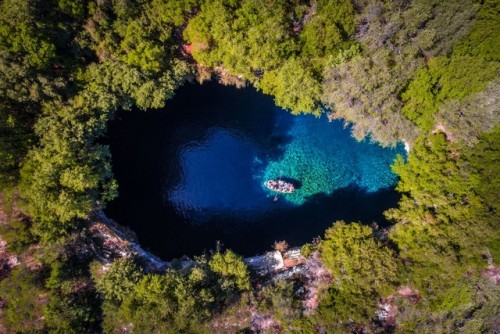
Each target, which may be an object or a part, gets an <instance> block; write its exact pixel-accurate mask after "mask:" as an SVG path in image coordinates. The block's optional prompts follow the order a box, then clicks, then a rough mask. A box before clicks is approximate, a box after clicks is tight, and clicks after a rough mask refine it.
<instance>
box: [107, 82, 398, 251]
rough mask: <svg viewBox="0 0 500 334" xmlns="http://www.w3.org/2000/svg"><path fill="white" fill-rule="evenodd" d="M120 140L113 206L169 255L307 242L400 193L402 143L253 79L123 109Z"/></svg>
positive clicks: (116, 127)
mask: <svg viewBox="0 0 500 334" xmlns="http://www.w3.org/2000/svg"><path fill="white" fill-rule="evenodd" d="M194 97H196V98H194ZM109 141H110V146H111V151H112V154H113V165H114V171H115V175H116V177H117V179H118V182H119V185H120V188H119V190H120V196H119V198H118V199H116V200H115V201H114V202H112V203H110V205H109V208H108V210H107V212H108V214H109V215H110V216H111V217H112V218H114V219H116V220H117V221H118V222H120V223H122V224H125V225H128V226H130V227H131V228H132V229H133V230H134V231H136V233H137V234H138V236H139V239H140V241H141V242H142V244H143V245H145V246H146V247H149V248H151V249H152V250H153V251H154V252H156V253H157V254H159V255H161V256H163V257H166V258H169V257H175V256H181V255H183V254H187V255H196V254H200V253H201V252H202V251H203V250H207V249H211V248H213V247H214V245H215V242H216V241H217V240H220V241H221V242H222V243H223V244H225V245H226V246H227V247H230V248H232V249H234V250H235V251H237V252H239V253H241V254H243V255H252V254H255V253H258V252H262V251H265V250H267V249H269V247H270V246H271V245H272V243H273V242H274V241H275V240H282V239H286V240H287V241H288V242H289V243H290V244H292V245H298V244H302V243H304V242H308V241H310V240H311V239H312V238H313V237H315V236H317V235H322V234H323V231H324V229H325V228H326V227H328V226H330V225H331V223H332V221H335V220H339V219H344V220H347V221H362V222H365V223H371V222H372V221H373V220H378V221H379V222H380V221H381V220H382V219H383V218H382V212H383V211H384V210H385V209H387V208H389V207H391V206H394V205H395V204H396V202H397V199H398V195H397V193H396V192H395V191H393V190H392V189H391V188H392V187H393V186H394V185H395V183H396V181H397V180H396V176H395V175H394V174H393V173H392V172H391V170H390V167H389V165H390V164H391V163H392V161H393V159H394V158H395V156H396V154H398V153H402V152H403V150H402V148H401V147H398V148H395V149H383V148H381V147H380V146H378V145H374V144H370V143H368V142H362V143H357V142H356V141H355V140H354V139H353V138H351V137H350V134H349V131H348V130H345V129H343V127H342V124H341V123H339V122H335V123H328V122H327V121H326V120H325V119H324V118H315V117H313V116H298V117H294V116H291V115H290V114H289V113H287V112H285V111H283V110H281V109H279V108H277V107H275V106H274V104H273V102H272V99H271V98H269V97H268V96H264V95H262V94H259V93H257V92H256V91H255V90H253V89H244V90H237V89H235V88H232V87H224V86H220V85H216V84H209V85H205V86H198V85H187V86H185V87H183V88H181V89H180V90H179V92H178V94H177V96H176V97H175V98H174V99H173V100H172V101H171V102H170V104H169V105H168V106H167V108H166V109H165V110H159V111H148V112H146V113H144V112H140V111H134V112H122V113H119V119H118V120H117V121H115V122H113V123H112V124H111V126H110V131H109ZM278 177H287V178H290V179H294V180H297V182H299V183H300V187H298V189H297V190H296V191H295V192H294V193H293V194H290V195H279V196H278V199H277V201H275V200H274V199H275V198H274V194H271V192H270V191H269V190H268V189H266V188H265V187H264V186H263V183H264V181H265V180H266V179H269V178H278Z"/></svg>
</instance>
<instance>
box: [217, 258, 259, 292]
mask: <svg viewBox="0 0 500 334" xmlns="http://www.w3.org/2000/svg"><path fill="white" fill-rule="evenodd" d="M208 265H209V266H210V269H211V270H212V271H213V272H214V273H216V274H218V275H220V286H221V287H222V289H223V290H226V291H232V290H239V291H245V290H249V289H250V276H249V272H248V268H247V266H246V264H245V262H243V259H242V258H241V256H238V255H236V254H235V253H233V252H232V251H230V250H226V251H225V252H224V253H220V252H217V253H215V254H214V255H213V256H212V258H211V259H210V261H209V263H208Z"/></svg>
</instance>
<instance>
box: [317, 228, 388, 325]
mask: <svg viewBox="0 0 500 334" xmlns="http://www.w3.org/2000/svg"><path fill="white" fill-rule="evenodd" d="M319 251H320V254H321V260H322V261H323V263H324V265H325V267H326V268H327V269H329V270H330V271H331V272H332V275H333V282H332V284H331V286H330V288H329V289H328V291H327V292H325V294H324V295H323V297H322V301H321V304H320V310H319V312H321V314H323V315H325V319H326V318H327V317H326V314H330V316H329V317H333V318H334V319H336V321H346V320H348V319H352V320H354V321H356V322H361V323H362V322H366V321H367V320H368V319H370V317H372V316H373V314H374V312H375V309H376V303H377V299H378V298H380V297H384V296H386V295H388V294H389V293H390V292H391V291H392V289H394V286H395V284H396V283H397V271H398V263H397V261H396V259H395V256H394V254H393V252H392V251H391V250H390V249H389V248H387V247H386V246H384V245H382V244H381V243H380V242H379V241H378V240H377V239H376V238H375V237H374V235H373V232H372V230H371V228H370V227H368V226H363V225H361V224H357V223H351V224H346V223H344V222H341V221H339V222H336V223H335V224H334V225H333V227H331V228H329V229H328V230H326V232H325V238H324V240H323V241H322V242H321V244H320V248H319Z"/></svg>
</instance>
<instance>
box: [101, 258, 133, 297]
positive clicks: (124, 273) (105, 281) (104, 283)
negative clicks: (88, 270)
mask: <svg viewBox="0 0 500 334" xmlns="http://www.w3.org/2000/svg"><path fill="white" fill-rule="evenodd" d="M142 276H143V274H142V271H141V269H140V267H139V266H138V265H137V264H136V262H135V261H134V260H133V259H129V258H123V259H118V260H115V261H114V262H113V263H112V264H111V266H110V267H109V269H108V270H107V271H106V273H105V274H104V276H103V277H95V278H94V279H95V281H96V282H95V286H96V289H97V291H99V292H100V293H102V295H103V296H104V298H105V299H107V300H111V301H115V302H122V301H123V300H124V299H125V298H127V297H128V295H129V294H130V293H131V292H132V291H134V288H135V286H136V284H137V282H139V281H140V279H141V277H142Z"/></svg>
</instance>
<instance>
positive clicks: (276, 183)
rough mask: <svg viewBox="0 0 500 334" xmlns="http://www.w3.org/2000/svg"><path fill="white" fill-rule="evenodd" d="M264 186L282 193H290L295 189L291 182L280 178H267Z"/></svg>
mask: <svg viewBox="0 0 500 334" xmlns="http://www.w3.org/2000/svg"><path fill="white" fill-rule="evenodd" d="M265 185H266V187H268V188H269V189H271V190H274V191H278V192H282V193H291V192H293V191H294V190H295V187H294V186H293V184H291V183H289V182H285V181H282V180H269V181H266V183H265Z"/></svg>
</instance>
